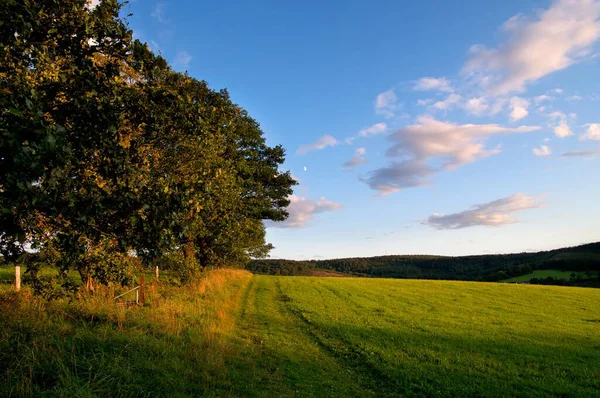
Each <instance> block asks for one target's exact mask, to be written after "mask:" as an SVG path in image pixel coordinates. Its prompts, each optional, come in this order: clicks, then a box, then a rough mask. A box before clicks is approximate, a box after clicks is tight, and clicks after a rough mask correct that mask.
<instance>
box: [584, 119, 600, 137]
mask: <svg viewBox="0 0 600 398" xmlns="http://www.w3.org/2000/svg"><path fill="white" fill-rule="evenodd" d="M586 127H587V132H586V133H585V134H583V135H582V136H581V139H582V140H594V141H600V123H590V124H586Z"/></svg>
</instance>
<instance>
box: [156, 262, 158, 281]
mask: <svg viewBox="0 0 600 398" xmlns="http://www.w3.org/2000/svg"><path fill="white" fill-rule="evenodd" d="M156 281H157V282H158V265H157V266H156Z"/></svg>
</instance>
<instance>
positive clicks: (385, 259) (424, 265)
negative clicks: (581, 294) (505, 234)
mask: <svg viewBox="0 0 600 398" xmlns="http://www.w3.org/2000/svg"><path fill="white" fill-rule="evenodd" d="M317 268H318V269H325V270H333V271H337V272H343V273H347V274H350V275H360V276H372V277H383V278H418V279H448V280H467V281H501V280H504V279H508V278H511V277H516V276H521V275H526V274H529V273H531V272H532V271H534V270H549V269H556V270H561V271H598V270H600V242H598V243H590V244H586V245H581V246H576V247H569V248H562V249H557V250H550V251H543V252H537V253H517V254H496V255H481V256H460V257H448V256H413V255H410V256H406V255H398V256H379V257H359V258H340V259H331V260H310V261H293V260H276V259H274V260H270V259H267V260H254V261H251V262H250V263H248V264H247V265H246V269H247V270H250V271H253V272H256V273H261V274H273V275H306V274H309V273H310V272H311V270H314V269H317ZM596 279H597V278H596ZM582 283H583V282H582Z"/></svg>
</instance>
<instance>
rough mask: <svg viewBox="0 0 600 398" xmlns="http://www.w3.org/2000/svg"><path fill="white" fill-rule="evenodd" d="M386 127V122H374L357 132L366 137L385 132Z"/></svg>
mask: <svg viewBox="0 0 600 398" xmlns="http://www.w3.org/2000/svg"><path fill="white" fill-rule="evenodd" d="M387 128H388V126H387V124H386V123H383V122H382V123H376V124H374V125H372V126H371V127H367V128H365V129H362V130H360V131H359V132H358V135H360V136H361V137H366V136H369V135H375V134H381V133H385V132H386V131H387Z"/></svg>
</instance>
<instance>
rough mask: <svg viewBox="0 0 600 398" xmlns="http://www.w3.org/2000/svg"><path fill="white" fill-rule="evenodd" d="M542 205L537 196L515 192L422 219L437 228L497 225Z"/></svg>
mask: <svg viewBox="0 0 600 398" xmlns="http://www.w3.org/2000/svg"><path fill="white" fill-rule="evenodd" d="M541 206H542V203H540V202H539V201H538V199H537V198H533V197H531V196H527V195H524V194H522V193H517V194H514V195H511V196H508V197H506V198H502V199H498V200H494V201H492V202H488V203H482V204H478V205H475V206H473V208H472V209H470V210H465V211H461V212H459V213H453V214H448V215H444V214H433V215H431V216H429V217H428V218H427V220H425V221H423V224H425V225H430V226H432V227H434V228H437V229H460V228H467V227H476V226H488V227H498V226H501V225H507V224H513V223H515V222H517V220H516V219H515V218H514V217H513V216H512V215H511V214H512V213H516V212H519V211H523V210H527V209H535V208H539V207H541Z"/></svg>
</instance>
